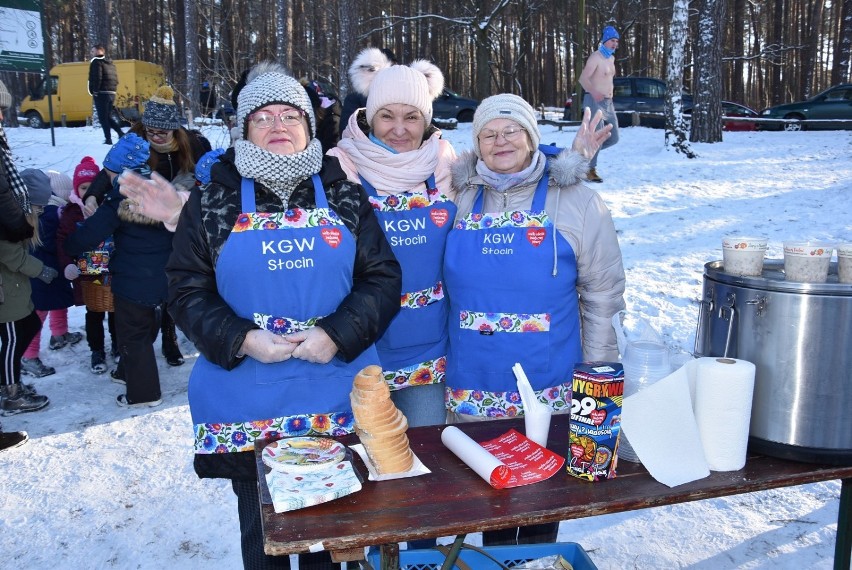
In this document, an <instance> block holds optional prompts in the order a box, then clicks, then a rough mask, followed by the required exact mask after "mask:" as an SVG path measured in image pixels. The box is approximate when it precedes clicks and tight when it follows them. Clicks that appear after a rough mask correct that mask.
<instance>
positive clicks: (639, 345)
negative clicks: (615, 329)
mask: <svg viewBox="0 0 852 570" xmlns="http://www.w3.org/2000/svg"><path fill="white" fill-rule="evenodd" d="M622 365H623V366H624V396H625V397H627V396H632V395H633V394H635V393H636V392H638V391H639V390H641V389H642V388H644V387H646V386H648V385H650V384H652V383H654V382H656V381H657V380H660V379H661V378H665V377H666V376H668V375H669V374H671V371H672V369H671V362H670V361H669V351H668V348H667V347H666V345H664V344H661V343H659V342H652V341H644V340H641V341H633V342H630V343H628V345H627V349H626V350H625V354H624V362H623V363H622ZM618 458H619V459H625V460H627V461H632V462H634V463H639V456H638V455H636V452H635V451H634V450H633V446H632V445H630V442H629V441H628V440H627V434H626V433H625V432H624V430H623V429H622V432H621V435H620V436H619V440H618Z"/></svg>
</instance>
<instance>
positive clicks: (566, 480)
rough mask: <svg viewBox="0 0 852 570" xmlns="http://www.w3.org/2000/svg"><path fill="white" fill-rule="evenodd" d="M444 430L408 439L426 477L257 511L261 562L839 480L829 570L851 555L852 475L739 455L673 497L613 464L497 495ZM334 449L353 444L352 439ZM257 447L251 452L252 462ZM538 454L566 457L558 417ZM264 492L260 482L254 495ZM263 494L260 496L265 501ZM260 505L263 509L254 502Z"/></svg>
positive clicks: (639, 473)
mask: <svg viewBox="0 0 852 570" xmlns="http://www.w3.org/2000/svg"><path fill="white" fill-rule="evenodd" d="M443 427H444V426H430V427H422V428H414V429H410V430H409V431H408V436H409V439H410V441H411V446H412V450H413V451H414V453H415V454H417V456H418V457H419V458H420V460H421V461H422V462H423V463H424V464H425V465H426V466H427V467H428V468H429V469H430V470H431V471H432V473H431V474H429V475H423V476H420V477H412V478H408V479H397V480H392V481H382V482H374V481H367V477H366V474H367V470H366V468H365V467H364V464H363V463H362V462H361V460H360V458H358V457H357V454H353V455H355V457H356V459H355V464H356V466H357V468H358V469H359V470H360V472H361V473H362V474H363V475H364V480H365V482H364V486H363V489H362V490H361V491H359V492H357V493H354V494H352V495H349V496H346V497H343V498H341V499H337V500H336V501H331V502H329V503H325V504H322V505H317V506H314V507H310V508H307V509H302V510H298V511H294V512H289V513H282V514H276V513H275V511H274V509H273V508H272V505H271V504H261V513H262V518H263V532H264V538H265V545H264V549H265V551H266V553H267V554H274V555H286V554H295V553H299V552H307V551H309V550H310V549H311V548H312V547H315V545H319V544H321V545H322V547H323V548H325V549H326V550H329V551H331V552H332V556H333V558H334V559H335V560H336V561H339V562H342V561H352V560H360V559H363V548H364V547H365V546H373V545H382V546H383V548H382V551H383V554H385V555H387V556H388V557H389V558H390V560H391V566H393V562H394V561H397V562H398V554H399V553H398V549H397V543H398V542H405V541H409V540H416V539H422V538H436V537H441V536H451V535H465V534H467V533H472V532H479V531H483V530H496V529H502V528H509V527H514V526H522V525H529V524H536V523H545V522H553V521H562V520H568V519H575V518H582V517H590V516H595V515H603V514H607V513H617V512H623V511H632V510H636V509H643V508H648V507H658V506H661V505H670V504H675V503H684V502H689V501H698V500H701V499H710V498H715V497H723V496H726V495H736V494H740V493H748V492H752V491H762V490H765V489H774V488H778V487H791V486H795V485H803V484H806V483H815V482H819V481H830V480H834V479H841V480H843V483H842V487H841V495H840V513H839V518H838V525H837V543H836V546H835V566H834V567H835V570H840V569H844V570H848V569H849V567H850V551H852V522H850V518H852V508H850V504H852V484H851V483H850V481H852V466H845V467H843V466H831V465H817V464H811V463H800V462H796V461H789V460H784V459H775V458H772V457H766V456H762V455H756V454H749V457H748V460H747V462H746V466H745V468H743V469H741V470H739V471H733V472H722V473H720V472H713V473H711V475H710V476H709V477H706V478H704V479H701V480H699V481H694V482H692V483H687V484H684V485H679V486H677V487H675V488H673V489H671V488H669V487H667V486H665V485H663V484H662V483H658V482H657V481H656V480H654V479H653V478H652V477H651V476H650V475H649V474H648V472H647V471H646V470H645V468H643V467H642V466H641V465H637V464H633V463H629V462H626V461H623V462H621V463H619V466H618V477H617V478H616V479H613V480H609V481H601V482H597V483H590V482H587V481H582V480H580V479H577V478H575V477H572V476H570V475H568V474H567V473H566V472H564V471H562V472H560V473H557V474H556V475H554V476H553V477H551V478H550V479H548V480H547V481H543V482H540V483H536V484H533V485H527V486H524V487H517V488H514V489H503V490H497V489H493V488H492V487H491V486H489V485H488V484H487V483H486V482H485V481H483V480H482V479H480V478H479V476H478V475H476V474H475V473H474V472H473V471H472V470H471V469H470V468H469V467H467V466H466V465H465V464H464V463H462V462H461V460H459V459H458V458H457V457H456V456H455V455H453V453H452V452H451V451H450V450H449V449H447V448H446V447H444V445H443V444H442V443H441V437H440V434H441V430H442V429H443ZM458 427H459V428H460V429H461V430H462V431H464V432H465V433H467V434H468V435H469V436H470V437H472V438H473V439H474V440H476V441H486V440H489V439H493V438H495V437H497V436H499V435H500V434H502V433H504V432H506V431H508V430H509V429H510V428H515V429H518V430H519V431H521V432H523V420H522V419H511V420H496V421H491V422H478V423H469V424H461V425H459V426H458ZM341 441H343V443H346V444H348V445H351V444H354V443H358V439H357V437H356V436H354V435H353V436H347V437H345V438H342V439H341ZM264 445H265V442H261V443H260V444H259V445H258V449H257V450H256V455H257V457H258V459H259V457H260V456H259V452H260V449H262V447H263V446H264ZM548 448H549V449H551V450H553V451H555V452H557V453H559V454H560V455H563V456H565V455H566V454H567V452H568V416H566V415H561V416H554V418H553V424H552V426H551V430H550V439H549V442H548ZM264 493H267V491H266V484H265V482H264V481H262V482H261V496H263V495H264ZM267 494H268V493H267ZM261 502H262V503H263V500H262V501H261Z"/></svg>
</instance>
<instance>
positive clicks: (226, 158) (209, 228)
mask: <svg viewBox="0 0 852 570" xmlns="http://www.w3.org/2000/svg"><path fill="white" fill-rule="evenodd" d="M233 160H234V150H233V149H229V150H228V151H227V152H226V153H225V154H224V155H222V156H221V157H220V159H219V162H218V163H217V164H216V165H214V167H213V169H212V172H211V178H212V180H211V183H210V184H208V185H207V186H205V187H204V188H203V189H201V190H198V189H195V190H193V191H192V194H191V196H190V198H189V201H188V202H187V204H186V206H185V207H184V208H183V211H182V212H181V217H180V221H179V222H178V227H177V230H176V232H175V239H174V252H173V253H172V256H171V258H170V259H169V263H168V265H167V267H166V272H167V273H168V277H169V310H170V312H171V313H172V316H173V317H174V318H175V322H176V323H177V324H178V326H179V327H180V328H181V330H182V331H184V333H185V334H186V335H187V336H188V337H189V339H190V340H191V341H192V342H193V343H195V345H196V347H197V348H198V349H199V350H200V351H201V353H202V354H204V356H205V357H206V358H207V359H208V360H210V362H212V363H214V364H217V365H219V366H221V367H222V368H225V369H226V370H231V369H232V368H234V367H235V366H237V365H238V364H239V363H240V359H238V358H237V356H236V354H237V352H238V351H239V349H240V346H241V345H242V343H243V340H245V336H246V334H247V333H248V331H250V330H252V329H255V328H258V327H257V325H255V323H254V322H253V321H251V320H249V319H244V318H240V317H238V316H237V315H236V314H235V313H234V311H233V310H232V309H231V307H230V306H228V304H227V303H226V302H225V301H224V300H223V299H222V298H221V297H220V296H219V295H218V294H217V293H216V274H215V270H214V268H215V266H216V262H217V260H218V258H219V253H220V252H221V250H222V246H223V245H224V244H225V241H226V240H227V239H228V236H229V235H230V233H231V229H232V228H233V227H234V224H235V222H236V220H237V216H238V215H239V214H240V213H241V212H240V210H241V208H240V181H241V177H240V175H239V173H238V172H237V169H236V166H235V165H234V164H233ZM319 174H320V177H321V178H322V181H323V186H324V187H325V189H326V195H327V196H328V200H329V206H330V207H331V208H332V209H333V210H334V211H335V212H336V213H337V214H338V215H339V216H340V217H341V218H342V220H343V222H344V223H345V225H346V227H347V228H348V229H349V230H350V231H351V232H352V233H353V234H354V235H355V237H356V240H357V241H356V258H355V268H354V281H353V286H352V292H351V293H350V294H349V295H348V296H347V297H346V298H345V299H344V300H343V302H342V303H341V304H340V306H339V307H338V309H337V311H335V312H333V313H332V314H330V315H328V316H326V317H325V318H323V319H322V320H320V321H319V322H318V323H317V326H319V327H321V328H322V329H323V330H324V331H325V332H326V333H327V334H328V335H329V337H331V339H332V340H334V342H335V344H336V345H337V347H338V349H339V350H340V357H341V358H342V359H343V360H344V361H347V362H348V361H351V360H353V359H354V358H355V357H356V356H358V355H359V354H361V353H362V352H363V351H364V350H365V349H366V348H368V347H369V346H370V345H371V344H373V343H374V342H375V341H376V339H377V338H379V337H380V336H381V335H382V333H383V332H384V330H385V328H387V325H388V323H390V321H391V319H392V318H393V317H394V316H395V315H396V313H397V312H398V311H399V297H400V292H401V289H402V273H401V270H400V267H399V263H398V262H397V261H396V258H395V257H394V255H393V252H392V251H391V249H390V245H388V243H387V240H386V239H385V237H384V233H383V232H382V230H381V228H380V227H379V223H378V219H377V218H376V217H375V214H374V213H373V209H372V207H371V206H370V202H369V200H368V198H367V194H366V193H365V192H364V189H363V188H361V186H360V185H358V184H353V183H351V182H349V181H348V180H347V179H346V175H345V174H344V173H343V171H342V170H341V168H340V164H339V163H338V162H337V159H336V158H331V157H325V158H324V159H323V167H322V170H321V171H320V173H319ZM255 192H256V201H257V209H258V211H261V212H274V211H281V210H282V208H283V205H282V203H281V200H280V199H279V198H278V197H277V196H276V195H275V194H273V193H272V192H270V191H268V190H267V189H266V188H264V187H263V186H262V185H260V184H255ZM287 207H288V208H315V207H316V204H315V202H314V194H313V184H312V183H311V180H310V179H308V180H305V181H304V182H302V183H301V184H300V185H299V186H298V187H297V188H296V190H295V191H294V192H293V195H292V196H291V197H290V203H289V204H288V206H287Z"/></svg>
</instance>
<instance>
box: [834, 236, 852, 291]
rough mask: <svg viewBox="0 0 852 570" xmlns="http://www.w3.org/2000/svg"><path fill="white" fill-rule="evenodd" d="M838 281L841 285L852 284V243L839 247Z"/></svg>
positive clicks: (842, 244)
mask: <svg viewBox="0 0 852 570" xmlns="http://www.w3.org/2000/svg"><path fill="white" fill-rule="evenodd" d="M837 279H838V281H840V282H841V283H852V242H850V243H841V244H839V245H838V246H837Z"/></svg>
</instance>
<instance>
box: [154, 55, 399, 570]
mask: <svg viewBox="0 0 852 570" xmlns="http://www.w3.org/2000/svg"><path fill="white" fill-rule="evenodd" d="M238 103H239V104H238V107H237V119H238V125H239V127H240V128H241V129H242V131H243V137H242V138H241V139H240V140H238V141H237V143H236V145H235V147H234V148H232V149H228V150H227V151H226V152H225V153H224V154H223V155H222V156H220V157H219V160H218V162H216V163H215V164H214V165H213V167H212V169H211V172H210V182H209V183H207V184H206V185H205V186H204V187H203V189H202V190H201V191H198V190H193V191H192V193H191V195H190V197H189V201H188V202H187V203H186V205H185V206H184V207H183V210H182V211H181V214H180V221H179V222H178V225H177V229H176V231H175V235H174V242H173V244H174V253H173V254H172V257H171V260H170V261H169V264H168V266H167V268H166V271H167V273H168V277H169V282H170V287H169V305H170V307H171V311H172V314H173V315H174V317H175V321H176V322H177V324H178V326H180V327H181V330H183V331H184V332H186V334H187V336H189V338H190V340H192V341H193V342H194V343H195V345H196V346H197V347H198V350H199V351H200V353H201V355H200V356H199V358H198V360H197V361H196V363H195V366H194V367H193V370H192V373H191V374H190V379H189V406H190V412H191V414H192V422H193V424H194V430H193V431H194V435H195V471H196V473H197V474H198V476H199V477H202V478H225V479H230V480H231V483H232V488H233V490H234V493H235V494H236V495H237V506H238V510H239V518H240V532H241V540H242V554H243V563H244V565H245V566H246V568H289V558H288V557H287V556H280V557H276V556H268V555H266V554H264V552H263V535H262V533H261V521H260V508H259V507H260V501H259V498H258V486H257V484H258V481H257V466H256V464H255V459H254V447H253V444H254V442H255V441H256V440H258V439H260V438H265V437H280V436H289V435H300V436H305V435H327V436H328V435H330V436H339V435H343V434H346V433H349V432H351V431H352V430H353V429H354V420H353V416H352V410H351V404H350V401H349V393H350V390H351V387H352V379H353V378H354V377H355V375H356V374H357V373H358V372H359V371H360V370H361V369H362V368H364V367H365V366H367V365H369V364H375V363H376V362H378V355H377V353H376V349H375V346H374V344H373V343H374V342H375V341H376V339H377V338H378V337H379V335H380V334H381V333H382V332H383V331H384V329H385V328H386V327H387V325H388V323H389V322H390V320H391V318H392V317H393V316H394V315H395V314H396V313H397V311H399V298H400V290H401V272H400V268H399V264H398V263H397V261H396V259H395V258H394V256H393V252H392V251H391V249H390V246H389V245H388V243H387V241H386V240H385V237H384V234H383V233H382V230H381V228H380V227H379V224H378V221H377V219H376V216H375V214H374V213H373V208H372V206H371V205H370V202H369V200H368V199H367V195H366V194H365V193H364V190H363V188H361V187H360V186H359V185H358V184H354V183H352V182H350V181H349V180H347V179H346V175H345V174H344V173H343V171H342V170H341V169H340V165H339V163H338V161H337V159H334V158H327V157H326V158H324V157H323V154H322V146H321V144H320V141H319V140H318V139H317V138H316V121H315V118H314V112H313V108H312V106H311V103H310V100H309V99H308V95H307V93H306V92H305V89H304V88H303V87H302V85H301V84H300V83H299V82H298V81H297V80H296V79H294V78H293V77H291V76H290V75H289V74H288V73H287V72H286V71H285V70H284V69H283V68H282V67H281V66H279V65H277V64H273V63H262V64H260V65H258V66H256V67H255V68H254V69H253V70H252V72H251V73H250V74H249V75H248V78H247V83H246V86H245V87H244V88H243V89H242V91H241V92H240V94H239V99H238ZM153 185H155V184H153ZM140 196H141V197H142V201H141V202H140V203H139V204H138V207H139V208H141V209H142V210H143V211H144V210H145V208H146V207H147V206H148V205H149V201H148V199H147V198H146V197H144V193H143V194H140ZM299 559H300V560H299V566H300V567H301V568H304V567H306V565H309V567H310V568H312V569H314V568H325V567H328V568H332V566H333V564H332V562H331V558H330V556H329V554H328V553H327V552H321V553H314V554H302V555H300V556H299Z"/></svg>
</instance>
